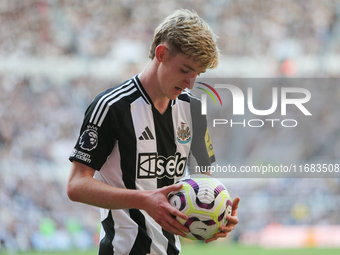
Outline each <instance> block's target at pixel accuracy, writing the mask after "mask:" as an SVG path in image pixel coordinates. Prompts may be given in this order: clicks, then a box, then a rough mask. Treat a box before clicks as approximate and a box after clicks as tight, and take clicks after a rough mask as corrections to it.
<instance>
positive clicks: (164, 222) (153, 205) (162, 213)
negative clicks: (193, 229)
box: [143, 184, 189, 237]
mask: <svg viewBox="0 0 340 255" xmlns="http://www.w3.org/2000/svg"><path fill="white" fill-rule="evenodd" d="M182 186H183V184H173V185H170V186H166V187H163V188H159V189H156V190H153V191H151V192H150V193H148V195H147V196H148V198H147V199H146V200H145V201H146V203H145V207H144V208H143V209H144V210H145V211H146V212H147V213H148V214H149V215H150V216H151V217H152V218H153V219H154V220H155V221H156V222H157V223H158V224H159V225H160V226H161V227H162V228H163V229H164V230H166V231H168V232H170V233H172V234H175V235H180V236H183V237H184V236H185V234H184V233H183V232H186V233H188V232H189V229H188V228H186V227H184V226H183V225H182V224H181V223H180V222H179V221H177V220H176V218H175V217H174V216H177V217H179V218H182V219H185V220H187V219H188V216H187V215H186V214H184V213H182V212H181V211H179V210H178V209H177V208H175V207H173V206H172V205H171V204H170V203H169V202H168V198H167V197H168V194H169V193H170V192H172V191H176V190H180V189H181V188H182Z"/></svg>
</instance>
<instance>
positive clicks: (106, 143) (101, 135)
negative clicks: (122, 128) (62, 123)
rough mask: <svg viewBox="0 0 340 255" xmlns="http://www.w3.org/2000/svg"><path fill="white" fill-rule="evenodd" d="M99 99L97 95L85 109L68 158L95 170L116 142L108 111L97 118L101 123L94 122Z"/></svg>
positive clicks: (105, 158) (111, 119) (112, 121)
mask: <svg viewBox="0 0 340 255" xmlns="http://www.w3.org/2000/svg"><path fill="white" fill-rule="evenodd" d="M100 98H101V96H100V95H99V96H98V97H97V98H95V99H94V100H93V102H92V103H91V104H90V106H89V107H88V108H87V110H86V112H85V116H84V121H83V124H82V127H81V130H80V134H79V137H78V140H77V143H76V145H75V146H74V149H73V151H72V153H71V155H70V157H69V160H70V161H77V162H80V163H83V164H85V165H87V166H89V167H92V168H93V169H95V170H100V169H101V167H102V166H103V164H104V163H105V162H106V160H107V157H108V156H109V155H110V154H111V152H112V150H113V147H114V144H115V142H116V139H115V136H114V133H115V132H114V120H113V116H112V114H110V112H109V111H108V113H106V115H105V116H102V115H101V116H99V117H100V119H101V120H102V121H100V122H98V121H96V117H97V115H98V114H99V113H98V106H97V105H99V104H100Z"/></svg>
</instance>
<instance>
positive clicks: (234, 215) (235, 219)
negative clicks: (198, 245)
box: [205, 197, 240, 243]
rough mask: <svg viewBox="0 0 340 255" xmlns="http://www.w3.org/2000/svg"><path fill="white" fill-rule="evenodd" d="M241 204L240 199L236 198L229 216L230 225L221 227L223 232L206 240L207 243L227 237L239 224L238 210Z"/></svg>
mask: <svg viewBox="0 0 340 255" xmlns="http://www.w3.org/2000/svg"><path fill="white" fill-rule="evenodd" d="M239 202H240V198H239V197H236V198H235V199H234V201H233V207H232V210H231V215H230V216H227V220H228V224H227V225H226V226H221V227H220V230H221V232H219V233H216V234H215V235H214V236H213V237H212V238H209V239H207V240H205V242H206V243H209V242H212V241H215V240H217V239H218V238H220V237H226V236H227V235H228V233H229V232H230V231H232V230H233V229H234V228H235V225H236V224H237V223H238V217H237V208H238V204H239Z"/></svg>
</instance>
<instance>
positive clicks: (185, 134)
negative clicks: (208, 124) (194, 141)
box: [177, 122, 191, 144]
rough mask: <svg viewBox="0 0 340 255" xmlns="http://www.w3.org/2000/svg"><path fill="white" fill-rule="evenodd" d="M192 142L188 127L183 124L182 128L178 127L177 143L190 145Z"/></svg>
mask: <svg viewBox="0 0 340 255" xmlns="http://www.w3.org/2000/svg"><path fill="white" fill-rule="evenodd" d="M190 140H191V132H190V128H189V127H188V126H186V123H184V122H181V127H180V128H179V127H178V131H177V141H178V142H179V143H182V144H183V143H188V142H189V141H190Z"/></svg>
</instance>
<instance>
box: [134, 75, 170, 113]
mask: <svg viewBox="0 0 340 255" xmlns="http://www.w3.org/2000/svg"><path fill="white" fill-rule="evenodd" d="M133 79H134V81H135V83H136V85H137V88H138V89H139V91H140V93H141V94H142V97H143V99H144V100H145V102H146V103H147V104H150V105H152V106H153V103H152V100H151V98H150V97H149V95H148V93H147V92H146V91H145V89H144V87H143V85H142V83H141V81H140V80H139V78H138V74H137V75H135V77H133ZM175 102H176V100H170V103H169V105H170V106H173V105H174V104H175Z"/></svg>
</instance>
